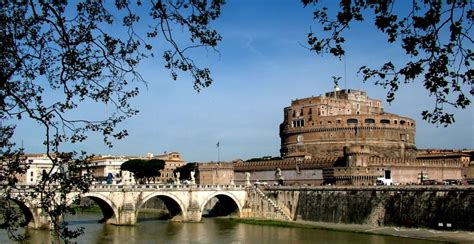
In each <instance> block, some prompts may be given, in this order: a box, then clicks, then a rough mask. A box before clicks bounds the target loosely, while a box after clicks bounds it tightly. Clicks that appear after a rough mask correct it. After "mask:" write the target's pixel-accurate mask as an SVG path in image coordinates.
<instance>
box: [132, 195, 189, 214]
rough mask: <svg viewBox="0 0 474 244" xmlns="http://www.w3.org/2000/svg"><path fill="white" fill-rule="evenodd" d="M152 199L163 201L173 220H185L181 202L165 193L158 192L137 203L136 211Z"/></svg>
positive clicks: (183, 206)
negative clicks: (156, 198)
mask: <svg viewBox="0 0 474 244" xmlns="http://www.w3.org/2000/svg"><path fill="white" fill-rule="evenodd" d="M154 197H158V198H159V199H160V200H162V201H163V203H164V204H165V206H166V208H167V209H168V211H169V212H170V215H171V218H172V219H173V220H178V219H179V218H180V217H181V219H186V208H185V205H184V204H183V202H182V201H181V200H180V199H179V198H178V197H176V196H175V195H173V194H170V193H166V192H158V193H153V194H150V195H148V196H147V197H145V198H144V199H143V200H142V201H141V202H139V203H138V205H137V209H140V208H141V207H142V206H143V205H144V204H145V203H146V202H147V201H148V200H150V199H152V198H154ZM138 211H139V210H138Z"/></svg>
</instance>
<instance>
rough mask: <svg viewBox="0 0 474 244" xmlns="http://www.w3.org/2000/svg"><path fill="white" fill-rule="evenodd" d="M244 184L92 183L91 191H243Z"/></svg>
mask: <svg viewBox="0 0 474 244" xmlns="http://www.w3.org/2000/svg"><path fill="white" fill-rule="evenodd" d="M245 187H246V186H244V185H171V184H146V185H105V184H104V185H92V186H91V187H90V188H89V191H91V192H92V191H94V192H95V191H110V190H114V191H156V190H157V189H159V190H160V191H190V190H192V191H208V190H212V191H215V190H226V191H233V190H234V191H235V190H236V191H242V190H244V189H245Z"/></svg>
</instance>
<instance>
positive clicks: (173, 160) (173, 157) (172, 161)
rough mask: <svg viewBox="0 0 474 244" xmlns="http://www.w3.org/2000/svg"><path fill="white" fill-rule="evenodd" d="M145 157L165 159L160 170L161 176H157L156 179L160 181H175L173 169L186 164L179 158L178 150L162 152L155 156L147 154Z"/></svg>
mask: <svg viewBox="0 0 474 244" xmlns="http://www.w3.org/2000/svg"><path fill="white" fill-rule="evenodd" d="M147 158H149V159H160V160H163V161H165V167H164V169H162V170H161V171H160V172H161V176H160V177H158V180H159V181H160V182H162V183H167V182H175V180H176V176H175V175H174V173H173V171H174V170H175V169H176V168H178V167H181V166H183V165H185V164H186V162H185V161H184V160H183V159H182V158H181V154H180V153H178V152H164V153H163V154H161V155H156V156H154V155H153V154H148V156H147Z"/></svg>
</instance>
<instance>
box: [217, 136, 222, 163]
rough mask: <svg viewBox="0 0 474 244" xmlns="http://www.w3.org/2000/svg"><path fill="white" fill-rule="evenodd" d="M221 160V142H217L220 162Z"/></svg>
mask: <svg viewBox="0 0 474 244" xmlns="http://www.w3.org/2000/svg"><path fill="white" fill-rule="evenodd" d="M220 161H221V147H220V142H219V141H218V142H217V162H218V163H219V162H220Z"/></svg>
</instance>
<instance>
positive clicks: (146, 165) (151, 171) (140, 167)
mask: <svg viewBox="0 0 474 244" xmlns="http://www.w3.org/2000/svg"><path fill="white" fill-rule="evenodd" d="M164 167H165V161H163V160H160V159H150V160H143V159H132V160H128V161H126V162H124V163H123V164H122V165H121V166H120V169H121V170H126V171H130V172H132V173H133V177H134V178H135V181H137V182H140V183H148V182H151V181H154V179H155V178H156V177H160V175H161V173H160V170H162V169H164Z"/></svg>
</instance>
